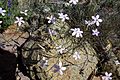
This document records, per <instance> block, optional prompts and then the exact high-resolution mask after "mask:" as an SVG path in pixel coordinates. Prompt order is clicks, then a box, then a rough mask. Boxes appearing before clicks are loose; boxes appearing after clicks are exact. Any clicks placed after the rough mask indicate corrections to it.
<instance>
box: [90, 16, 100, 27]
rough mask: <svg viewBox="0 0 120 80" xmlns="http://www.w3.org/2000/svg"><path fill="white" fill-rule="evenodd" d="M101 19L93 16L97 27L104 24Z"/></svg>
mask: <svg viewBox="0 0 120 80" xmlns="http://www.w3.org/2000/svg"><path fill="white" fill-rule="evenodd" d="M99 17H100V16H99V15H96V16H92V19H93V20H94V22H95V23H96V25H97V26H99V25H100V22H102V19H99Z"/></svg>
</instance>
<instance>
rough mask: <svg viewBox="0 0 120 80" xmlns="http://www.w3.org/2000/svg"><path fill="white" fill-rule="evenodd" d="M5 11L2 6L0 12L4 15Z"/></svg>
mask: <svg viewBox="0 0 120 80" xmlns="http://www.w3.org/2000/svg"><path fill="white" fill-rule="evenodd" d="M5 12H6V10H3V9H2V8H0V14H2V16H5Z"/></svg>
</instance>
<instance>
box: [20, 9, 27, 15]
mask: <svg viewBox="0 0 120 80" xmlns="http://www.w3.org/2000/svg"><path fill="white" fill-rule="evenodd" d="M27 12H28V10H25V11H20V13H21V14H24V15H25V16H27Z"/></svg>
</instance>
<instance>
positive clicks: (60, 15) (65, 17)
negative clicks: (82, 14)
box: [58, 13, 69, 22]
mask: <svg viewBox="0 0 120 80" xmlns="http://www.w3.org/2000/svg"><path fill="white" fill-rule="evenodd" d="M58 15H59V18H60V19H62V21H63V22H64V21H65V20H69V17H68V15H67V14H63V13H58Z"/></svg>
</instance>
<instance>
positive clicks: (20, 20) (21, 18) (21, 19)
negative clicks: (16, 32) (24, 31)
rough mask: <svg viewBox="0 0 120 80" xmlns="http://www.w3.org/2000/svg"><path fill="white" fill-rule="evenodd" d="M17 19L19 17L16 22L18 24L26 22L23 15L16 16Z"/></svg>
mask: <svg viewBox="0 0 120 80" xmlns="http://www.w3.org/2000/svg"><path fill="white" fill-rule="evenodd" d="M16 19H17V21H15V23H17V24H18V26H21V24H22V23H25V22H24V21H23V17H20V18H19V17H16Z"/></svg>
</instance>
